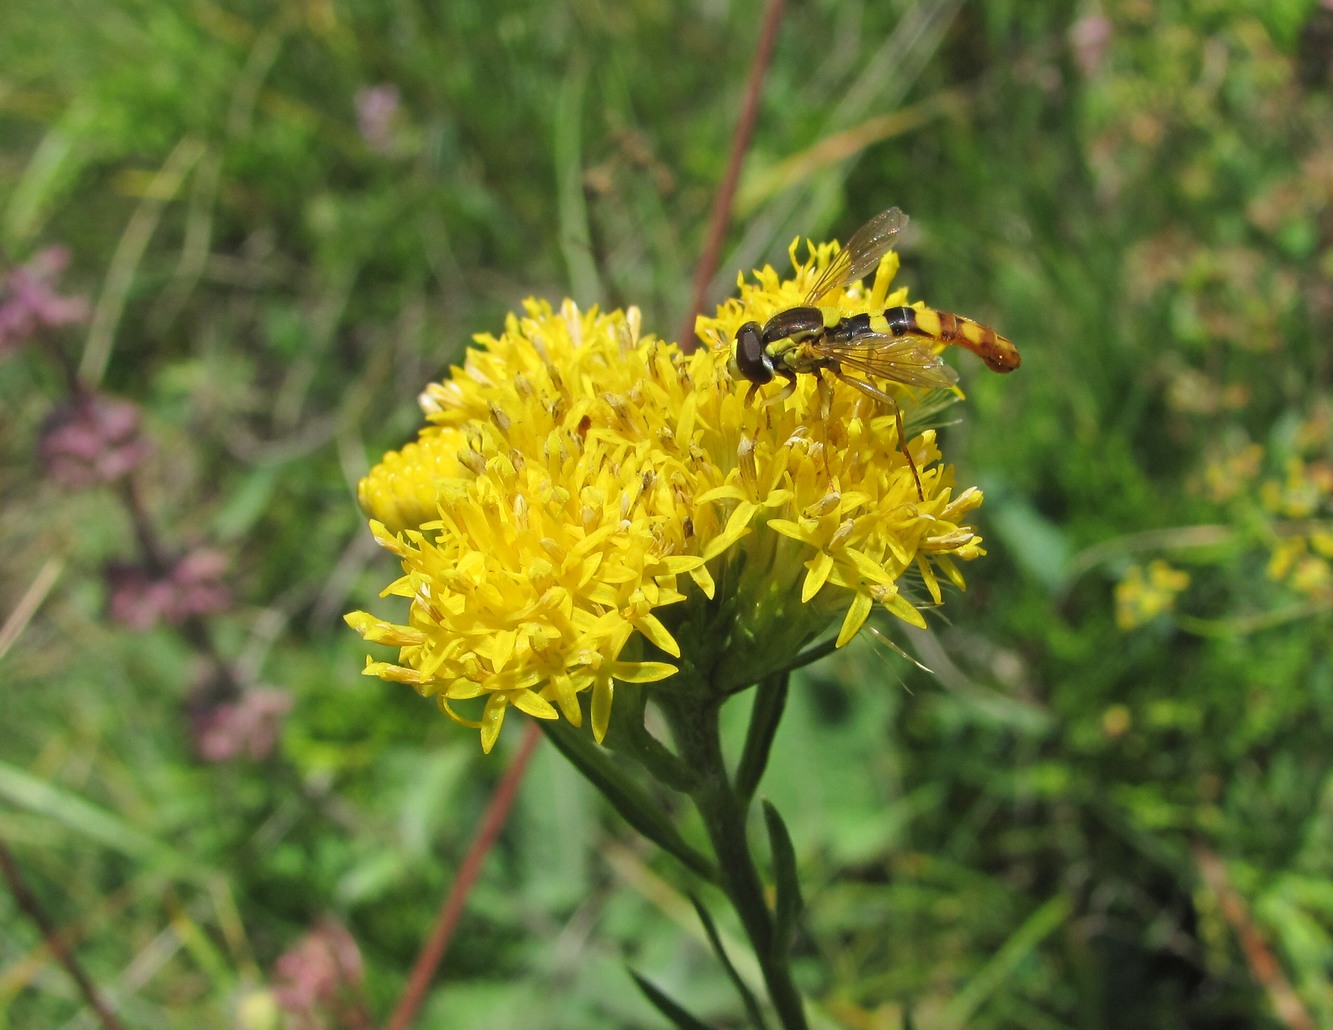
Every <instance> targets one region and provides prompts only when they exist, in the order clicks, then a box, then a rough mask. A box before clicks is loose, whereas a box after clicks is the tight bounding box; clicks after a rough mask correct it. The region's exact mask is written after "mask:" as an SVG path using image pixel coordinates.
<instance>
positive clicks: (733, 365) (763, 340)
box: [728, 207, 1020, 498]
mask: <svg viewBox="0 0 1333 1030" xmlns="http://www.w3.org/2000/svg"><path fill="white" fill-rule="evenodd" d="M906 224H907V215H905V214H903V212H902V211H901V210H899V209H898V208H896V207H891V208H889V209H888V210H887V211H881V212H880V213H879V214H877V215H876V216H875V217H874V218H872V219H870V221H868V222H866V224H865V225H863V226H861V228H860V229H858V230H857V231H856V232H855V234H853V236H852V238H851V239H850V240H848V241H847V246H845V247H844V248H843V249H842V250H841V251H839V252H838V255H837V257H835V258H834V259H833V260H832V261H831V262H830V263H829V265H828V267H827V268H825V269H824V271H823V273H822V274H821V275H820V276H819V279H818V280H817V281H816V282H815V285H814V286H813V287H812V288H811V290H810V293H809V295H808V296H807V297H806V298H805V303H804V304H803V305H801V306H800V307H796V308H788V309H787V310H785V311H779V312H778V313H777V314H776V315H774V316H773V317H772V318H770V319H769V320H768V321H767V322H765V323H764V324H763V325H762V326H761V325H760V324H759V323H758V322H746V323H745V324H744V325H742V326H741V327H740V328H739V329H737V330H736V339H735V342H734V344H733V345H732V350H731V360H730V362H729V363H728V367H729V368H730V370H731V374H732V376H733V377H734V378H736V379H738V380H743V381H746V382H748V383H750V384H751V385H750V393H749V396H750V397H753V396H754V395H755V394H756V393H757V392H758V390H759V387H760V386H763V385H764V384H765V383H769V382H772V381H773V377H774V376H782V377H783V378H784V379H786V380H787V386H786V388H785V389H784V390H783V392H782V393H781V394H780V395H779V396H778V397H776V398H774V400H780V399H781V398H783V397H789V396H791V394H792V392H793V391H794V390H795V389H796V377H797V376H798V375H801V374H802V373H813V374H814V375H816V376H818V375H820V374H821V373H823V372H825V371H827V372H830V373H832V375H833V376H835V377H836V378H837V379H839V380H841V381H842V382H844V383H846V384H847V385H848V386H851V387H853V388H854V389H857V390H860V391H861V392H862V393H864V394H866V395H867V396H869V397H871V398H873V399H875V400H877V401H880V402H882V403H884V404H887V405H888V406H889V407H890V408H891V409H892V410H893V414H894V418H895V419H896V420H897V424H898V448H899V450H901V451H902V453H903V457H905V458H906V459H907V464H908V467H909V468H911V470H912V478H913V479H914V480H915V481H916V492H917V495H918V496H919V497H922V498H924V497H925V493H924V491H923V490H922V488H921V475H920V473H919V472H918V471H917V467H916V462H915V461H914V460H913V458H912V455H911V454H910V453H909V452H908V450H907V440H906V433H905V431H904V429H903V415H902V411H901V409H900V408H899V407H898V402H897V401H895V400H894V399H893V397H892V395H890V394H888V393H886V392H885V391H884V390H882V389H880V388H879V387H877V386H875V385H874V384H873V383H871V382H869V381H868V380H867V379H865V378H861V376H866V377H871V376H873V377H875V378H878V379H884V380H887V381H888V382H891V383H904V384H906V385H907V386H924V387H928V388H930V389H936V390H942V389H948V388H949V387H951V386H953V384H954V383H955V382H956V381H957V379H958V374H957V373H956V372H954V370H953V369H952V368H950V367H949V366H948V365H946V364H945V363H944V361H943V360H942V359H941V358H940V356H939V355H938V354H937V353H935V351H933V350H932V349H931V348H930V346H929V345H930V344H933V343H945V344H954V345H956V346H959V347H963V348H966V349H967V350H970V351H971V352H972V353H973V354H975V355H977V357H979V358H981V360H982V361H984V362H985V363H986V365H987V366H988V367H989V368H991V369H993V370H994V371H996V372H1012V371H1013V370H1014V369H1016V368H1017V367H1018V365H1019V362H1020V358H1019V356H1018V349H1017V348H1016V347H1015V346H1014V345H1013V343H1011V342H1010V341H1009V340H1007V339H1005V338H1004V337H1003V336H1001V335H1000V334H999V333H997V332H996V331H995V330H994V329H991V328H990V327H989V326H984V325H982V324H981V323H980V322H974V321H973V320H972V319H970V318H964V317H963V316H962V315H952V314H949V313H948V312H947V311H935V310H933V309H930V308H920V309H918V308H909V307H896V308H889V309H888V310H887V311H885V312H884V313H883V314H871V313H868V312H867V313H863V314H859V315H848V316H847V317H845V318H844V317H843V315H842V312H841V311H840V310H839V309H838V308H837V307H820V306H819V302H820V301H821V300H823V299H824V298H825V297H827V296H828V295H829V294H831V293H833V292H834V291H835V290H842V289H846V287H848V286H849V285H851V284H852V283H854V282H856V281H857V280H858V279H862V278H864V277H865V276H866V275H867V274H868V273H869V272H870V271H871V270H872V269H874V268H875V267H876V266H877V265H878V264H879V260H880V258H882V257H883V256H884V255H885V253H887V252H888V250H889V249H890V247H891V246H892V244H893V241H894V239H895V238H896V237H897V235H898V233H899V232H901V231H902V229H903V226H905V225H906ZM844 370H851V371H853V372H857V373H859V375H858V376H851V375H847V374H846V373H845V371H844Z"/></svg>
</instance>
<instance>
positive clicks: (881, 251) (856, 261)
mask: <svg viewBox="0 0 1333 1030" xmlns="http://www.w3.org/2000/svg"><path fill="white" fill-rule="evenodd" d="M906 224H907V216H906V215H905V214H903V212H902V210H901V209H899V208H896V207H891V208H889V209H888V210H887V211H881V212H880V213H879V214H877V215H876V216H875V217H874V218H872V219H870V221H868V222H866V224H865V225H863V226H861V228H859V229H857V230H856V232H855V233H853V234H852V238H851V239H850V240H848V241H847V246H845V247H843V248H842V250H840V251H838V256H837V257H835V258H834V259H833V260H832V261H831V262H830V263H829V265H828V267H827V268H825V269H824V271H823V273H822V274H821V275H820V277H819V279H818V280H817V281H816V282H815V285H814V286H813V287H811V289H810V293H809V295H808V296H807V297H806V298H805V303H806V305H807V306H811V307H813V306H815V305H817V304H818V303H819V301H820V300H821V299H822V298H824V297H826V296H828V294H830V293H832V292H833V291H834V290H838V289H842V288H843V287H846V286H849V285H850V284H852V283H854V282H856V281H857V280H858V279H864V278H865V277H866V274H867V273H868V272H870V270H871V269H872V268H874V267H875V266H876V265H878V264H879V259H880V258H882V257H883V256H884V255H885V254H886V253H887V252H888V251H889V249H890V248H891V247H892V246H893V241H894V239H896V238H897V236H898V233H900V232H902V230H903V226H905V225H906Z"/></svg>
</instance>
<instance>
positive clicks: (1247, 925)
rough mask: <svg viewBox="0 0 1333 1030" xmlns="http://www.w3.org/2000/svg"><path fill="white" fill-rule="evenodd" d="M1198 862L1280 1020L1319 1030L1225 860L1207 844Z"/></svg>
mask: <svg viewBox="0 0 1333 1030" xmlns="http://www.w3.org/2000/svg"><path fill="white" fill-rule="evenodd" d="M1194 863H1195V865H1197V866H1198V868H1199V872H1200V873H1201V874H1202V876H1203V881H1204V883H1206V884H1207V885H1208V889H1209V890H1211V891H1212V892H1213V895H1214V897H1216V898H1217V907H1218V910H1219V911H1220V912H1221V913H1222V918H1223V919H1225V920H1226V921H1227V923H1228V924H1229V925H1230V926H1231V929H1232V932H1233V933H1235V935H1236V939H1237V941H1239V942H1240V950H1241V953H1242V954H1243V955H1244V956H1245V963H1246V965H1248V966H1249V967H1250V973H1251V975H1253V976H1254V979H1255V980H1256V981H1257V982H1258V983H1259V986H1260V987H1262V988H1263V990H1264V993H1265V994H1267V995H1268V999H1269V1001H1270V1002H1271V1003H1272V1005H1273V1011H1274V1012H1275V1013H1276V1014H1277V1017H1278V1019H1280V1020H1281V1021H1282V1023H1283V1025H1284V1026H1288V1027H1290V1028H1291V1030H1315V1021H1314V1019H1313V1018H1312V1017H1311V1015H1310V1013H1309V1012H1308V1011H1306V1008H1305V1005H1304V1004H1302V1002H1301V999H1300V996H1299V995H1298V994H1297V993H1296V990H1295V988H1294V987H1292V985H1291V981H1290V980H1288V979H1287V976H1286V974H1285V973H1284V972H1283V971H1282V965H1281V963H1280V962H1279V961H1278V959H1277V956H1276V955H1274V954H1273V949H1272V948H1270V947H1269V946H1268V942H1267V941H1265V940H1264V936H1263V933H1262V932H1261V931H1260V929H1259V927H1258V926H1257V925H1256V924H1255V922H1254V919H1253V917H1252V916H1251V915H1250V906H1249V904H1248V903H1247V902H1246V900H1245V898H1244V896H1243V895H1242V894H1241V893H1240V891H1238V890H1236V888H1235V887H1233V886H1232V884H1231V877H1230V876H1228V875H1227V867H1226V866H1225V865H1224V864H1223V862H1222V859H1221V858H1220V857H1219V856H1218V855H1217V853H1216V852H1214V851H1213V850H1211V849H1210V848H1208V847H1207V846H1206V845H1204V844H1196V845H1195V847H1194Z"/></svg>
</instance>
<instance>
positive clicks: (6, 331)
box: [0, 247, 89, 355]
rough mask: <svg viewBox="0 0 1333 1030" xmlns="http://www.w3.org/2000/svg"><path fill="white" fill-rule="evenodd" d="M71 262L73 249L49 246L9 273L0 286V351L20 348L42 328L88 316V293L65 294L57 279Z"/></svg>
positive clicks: (68, 323)
mask: <svg viewBox="0 0 1333 1030" xmlns="http://www.w3.org/2000/svg"><path fill="white" fill-rule="evenodd" d="M68 265H69V250H68V249H67V248H65V247H48V248H47V249H46V250H43V251H40V252H39V253H37V254H36V255H34V256H33V258H32V260H31V261H29V262H28V263H27V264H26V265H20V266H19V267H17V268H15V269H13V270H12V271H11V272H10V273H9V274H8V275H7V276H5V280H4V285H3V288H0V355H3V354H5V353H6V352H7V351H12V350H17V349H18V348H19V346H21V345H22V344H24V343H26V342H27V341H28V340H30V339H31V338H32V337H33V336H35V335H37V333H38V332H39V331H40V330H42V329H54V328H59V327H60V326H64V325H71V324H73V323H75V322H82V321H84V320H85V319H87V317H88V312H89V306H88V299H87V298H86V297H62V296H61V295H60V294H58V293H56V291H55V289H54V286H55V281H56V280H57V279H59V278H60V275H61V274H62V273H63V272H64V271H65V268H66V267H67V266H68Z"/></svg>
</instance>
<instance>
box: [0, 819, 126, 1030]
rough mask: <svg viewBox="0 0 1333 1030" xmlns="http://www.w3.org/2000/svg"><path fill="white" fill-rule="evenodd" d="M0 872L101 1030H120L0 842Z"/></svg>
mask: <svg viewBox="0 0 1333 1030" xmlns="http://www.w3.org/2000/svg"><path fill="white" fill-rule="evenodd" d="M0 872H3V873H4V877H5V881H6V882H7V883H8V884H9V892H10V893H11V894H12V895H13V896H14V901H15V902H16V903H17V904H18V907H19V908H21V909H22V910H23V911H24V913H25V914H26V915H27V916H28V918H29V919H31V920H32V922H33V925H34V926H36V927H37V929H38V931H40V933H41V935H42V938H43V939H44V940H45V941H46V946H47V947H48V948H50V949H51V954H53V955H54V956H55V957H56V961H58V962H59V963H60V964H61V965H62V966H64V967H65V972H67V973H69V975H70V979H72V980H73V981H74V983H75V985H76V986H77V987H78V989H79V993H80V994H82V995H83V999H84V1001H86V1002H87V1003H88V1007H89V1008H91V1009H92V1010H93V1012H94V1013H95V1014H96V1016H97V1020H98V1022H99V1023H101V1024H102V1027H103V1030H120V1021H119V1020H117V1019H116V1017H115V1016H114V1015H112V1014H111V1010H110V1009H109V1008H107V1007H106V1003H105V1002H103V1001H102V996H101V995H100V994H99V993H98V991H97V985H96V984H94V983H93V982H92V980H91V979H89V977H88V974H87V973H85V972H84V971H83V967H82V966H81V965H79V961H78V959H76V958H75V957H74V953H73V952H72V951H70V950H69V948H67V947H66V946H65V941H64V939H63V938H62V937H61V936H60V931H59V930H57V929H56V925H55V923H54V922H53V921H52V920H51V918H50V917H49V916H48V915H47V914H46V910H45V909H44V908H42V905H41V903H40V902H39V901H38V900H37V898H36V896H35V895H34V894H33V893H32V891H31V890H29V889H28V885H27V883H26V881H25V880H24V879H23V873H22V872H21V871H20V870H19V867H18V863H17V862H15V861H14V856H13V855H12V854H11V853H10V851H9V848H7V847H6V846H5V844H4V842H3V841H0Z"/></svg>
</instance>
